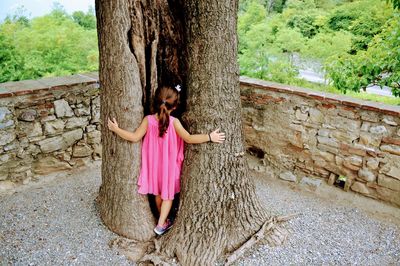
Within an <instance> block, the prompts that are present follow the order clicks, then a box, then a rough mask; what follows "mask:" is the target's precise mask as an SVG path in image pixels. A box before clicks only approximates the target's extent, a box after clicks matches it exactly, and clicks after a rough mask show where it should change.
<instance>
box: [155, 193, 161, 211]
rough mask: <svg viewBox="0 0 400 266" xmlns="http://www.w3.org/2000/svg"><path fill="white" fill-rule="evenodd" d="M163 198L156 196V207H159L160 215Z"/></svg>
mask: <svg viewBox="0 0 400 266" xmlns="http://www.w3.org/2000/svg"><path fill="white" fill-rule="evenodd" d="M161 202H162V199H161V196H160V195H156V206H157V210H158V215H160V213H161Z"/></svg>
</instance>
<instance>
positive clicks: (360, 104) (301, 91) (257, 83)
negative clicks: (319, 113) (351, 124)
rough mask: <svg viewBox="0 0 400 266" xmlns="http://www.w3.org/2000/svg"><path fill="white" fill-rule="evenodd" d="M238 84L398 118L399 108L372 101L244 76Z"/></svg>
mask: <svg viewBox="0 0 400 266" xmlns="http://www.w3.org/2000/svg"><path fill="white" fill-rule="evenodd" d="M240 83H241V84H242V85H244V86H251V87H257V88H261V89H265V90H271V91H278V92H285V93H291V94H295V95H299V96H302V97H306V98H313V99H316V100H321V101H328V102H333V103H341V104H343V105H345V106H350V107H354V108H360V109H364V110H369V111H376V112H380V113H384V114H388V115H394V116H399V115H400V106H393V105H387V104H383V103H377V102H372V101H364V100H359V99H355V98H352V97H349V96H345V95H336V94H333V93H328V92H318V91H313V90H311V89H307V88H300V87H294V86H289V85H282V84H277V83H273V82H269V81H264V80H259V79H254V78H249V77H245V76H241V77H240Z"/></svg>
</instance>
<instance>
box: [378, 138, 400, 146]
mask: <svg viewBox="0 0 400 266" xmlns="http://www.w3.org/2000/svg"><path fill="white" fill-rule="evenodd" d="M382 142H384V143H387V144H393V145H398V146H400V138H392V137H383V138H382Z"/></svg>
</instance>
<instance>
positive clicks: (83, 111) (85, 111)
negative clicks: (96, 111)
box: [74, 106, 90, 116]
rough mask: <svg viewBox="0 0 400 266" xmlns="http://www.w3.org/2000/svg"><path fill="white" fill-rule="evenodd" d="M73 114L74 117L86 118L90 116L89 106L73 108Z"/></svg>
mask: <svg viewBox="0 0 400 266" xmlns="http://www.w3.org/2000/svg"><path fill="white" fill-rule="evenodd" d="M74 113H75V115H76V116H88V115H90V106H87V107H85V106H82V107H80V108H75V110H74Z"/></svg>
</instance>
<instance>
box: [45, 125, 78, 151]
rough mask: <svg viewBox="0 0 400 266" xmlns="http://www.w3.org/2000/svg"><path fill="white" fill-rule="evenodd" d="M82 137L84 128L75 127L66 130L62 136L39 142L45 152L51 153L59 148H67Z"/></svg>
mask: <svg viewBox="0 0 400 266" xmlns="http://www.w3.org/2000/svg"><path fill="white" fill-rule="evenodd" d="M82 137H83V131H82V129H75V130H72V131H68V132H65V133H64V134H62V135H61V136H56V137H52V138H47V139H44V140H42V141H40V142H39V143H38V144H39V146H40V149H41V150H42V152H43V153H49V152H53V151H57V150H65V149H67V148H68V147H70V146H72V145H73V144H74V143H75V142H77V141H78V140H80V139H82Z"/></svg>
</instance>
